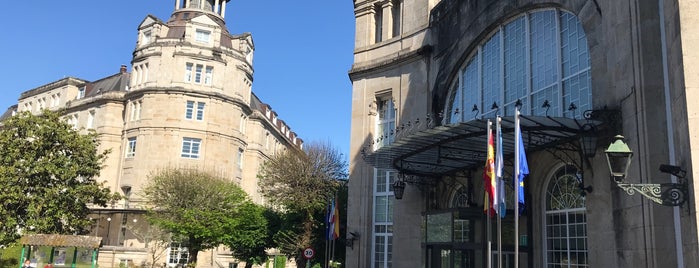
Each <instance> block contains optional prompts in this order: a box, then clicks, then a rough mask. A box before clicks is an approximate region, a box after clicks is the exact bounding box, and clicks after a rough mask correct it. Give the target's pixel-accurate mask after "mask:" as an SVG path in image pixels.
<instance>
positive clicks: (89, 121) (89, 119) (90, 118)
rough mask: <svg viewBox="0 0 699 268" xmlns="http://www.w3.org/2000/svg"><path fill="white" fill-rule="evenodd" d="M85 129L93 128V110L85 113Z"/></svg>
mask: <svg viewBox="0 0 699 268" xmlns="http://www.w3.org/2000/svg"><path fill="white" fill-rule="evenodd" d="M87 128H88V129H93V128H95V110H91V111H90V112H88V113H87Z"/></svg>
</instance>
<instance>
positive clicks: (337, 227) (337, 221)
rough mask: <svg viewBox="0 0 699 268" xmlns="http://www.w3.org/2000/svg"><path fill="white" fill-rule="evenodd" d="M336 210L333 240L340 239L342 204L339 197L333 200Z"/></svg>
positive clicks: (334, 211) (334, 213) (334, 212)
mask: <svg viewBox="0 0 699 268" xmlns="http://www.w3.org/2000/svg"><path fill="white" fill-rule="evenodd" d="M333 204H335V205H334V210H333V229H332V232H333V233H332V240H335V239H338V238H339V237H340V204H339V202H338V200H337V197H336V198H335V199H333Z"/></svg>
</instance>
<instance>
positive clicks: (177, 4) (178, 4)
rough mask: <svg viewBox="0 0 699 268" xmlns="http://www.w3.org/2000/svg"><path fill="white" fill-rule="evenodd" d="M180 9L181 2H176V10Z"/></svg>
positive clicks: (176, 0) (178, 0)
mask: <svg viewBox="0 0 699 268" xmlns="http://www.w3.org/2000/svg"><path fill="white" fill-rule="evenodd" d="M178 9H180V0H175V10H178Z"/></svg>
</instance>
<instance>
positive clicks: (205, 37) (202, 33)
mask: <svg viewBox="0 0 699 268" xmlns="http://www.w3.org/2000/svg"><path fill="white" fill-rule="evenodd" d="M194 35H195V37H194V40H196V41H197V42H199V43H206V44H208V43H209V41H211V31H209V30H204V29H196V30H195V34H194Z"/></svg>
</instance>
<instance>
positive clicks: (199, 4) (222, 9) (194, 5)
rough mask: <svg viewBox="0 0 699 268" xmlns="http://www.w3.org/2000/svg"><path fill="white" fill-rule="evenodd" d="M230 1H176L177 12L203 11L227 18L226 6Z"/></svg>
mask: <svg viewBox="0 0 699 268" xmlns="http://www.w3.org/2000/svg"><path fill="white" fill-rule="evenodd" d="M229 1H230V0H175V12H177V11H179V10H189V11H201V12H205V13H210V14H214V15H216V16H219V17H220V18H221V19H224V18H225V17H226V4H227V3H228V2H229Z"/></svg>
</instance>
